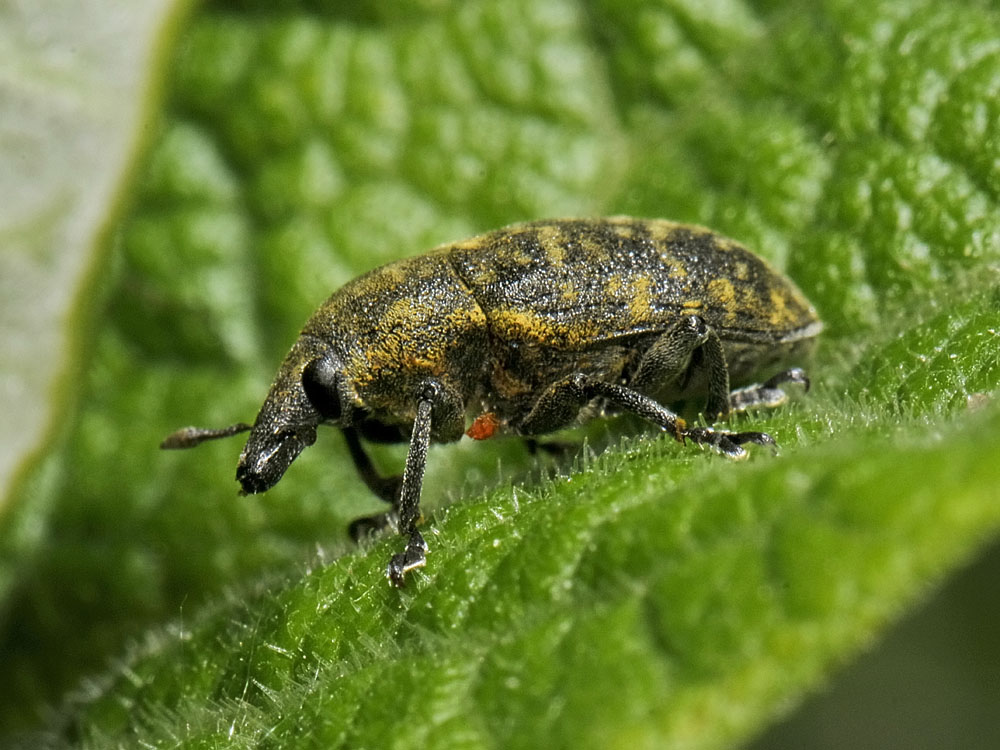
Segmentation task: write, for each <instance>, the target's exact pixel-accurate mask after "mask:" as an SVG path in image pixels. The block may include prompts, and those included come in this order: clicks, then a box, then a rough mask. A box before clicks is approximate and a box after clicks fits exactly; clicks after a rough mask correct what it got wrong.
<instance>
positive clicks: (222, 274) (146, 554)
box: [0, 0, 1000, 747]
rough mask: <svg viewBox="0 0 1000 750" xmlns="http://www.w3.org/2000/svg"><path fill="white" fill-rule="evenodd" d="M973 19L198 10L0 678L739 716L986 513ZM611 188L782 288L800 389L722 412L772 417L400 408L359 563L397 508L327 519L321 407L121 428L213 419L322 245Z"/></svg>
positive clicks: (315, 701) (994, 255) (108, 290)
mask: <svg viewBox="0 0 1000 750" xmlns="http://www.w3.org/2000/svg"><path fill="white" fill-rule="evenodd" d="M998 25H1000V16H998V15H997V12H996V10H995V8H992V7H990V6H986V5H983V4H977V3H974V2H969V3H953V4H948V5H942V4H940V3H930V2H907V3H904V2H889V1H888V0H883V1H881V2H879V1H876V2H872V3H868V4H865V5H864V6H858V5H856V4H855V3H844V2H835V1H834V0H828V1H827V2H825V3H818V4H817V3H792V4H788V3H784V4H779V3H753V4H747V3H739V2H726V3H715V4H709V5H707V6H706V5H705V4H702V3H698V2H693V1H692V2H683V1H681V0H676V1H674V2H655V1H654V0H632V1H631V2H629V3H624V4H623V3H621V2H620V1H616V2H602V1H601V0H593V1H592V2H589V3H588V2H582V3H581V2H570V1H569V0H565V1H553V2H546V3H533V2H529V1H528V0H522V1H520V2H518V1H515V0H503V1H502V2H485V1H484V2H476V1H471V2H469V1H467V2H462V3H455V4H449V3H444V2H427V1H426V0H424V1H423V2H408V3H400V2H396V3H371V4H368V5H362V6H351V7H350V8H348V7H344V8H340V7H339V4H335V3H333V4H324V3H305V2H303V3H293V2H285V3H280V4H275V3H258V2H254V1H253V0H245V1H244V2H240V3H230V4H225V3H215V4H210V5H207V6H206V7H204V8H203V9H202V10H201V11H200V12H198V13H197V14H195V15H194V16H193V17H192V18H191V19H190V21H189V22H188V23H187V25H186V26H185V27H184V29H183V30H182V32H181V33H180V35H179V38H178V44H177V46H176V50H175V57H174V59H173V61H172V63H171V67H170V72H169V84H168V86H169V90H168V92H167V96H166V103H165V107H164V111H163V114H162V117H161V118H160V120H159V122H158V124H157V127H156V133H155V137H154V138H153V142H152V145H151V147H150V149H149V151H148V153H147V154H146V157H145V159H144V161H143V163H142V165H141V166H140V167H139V168H138V170H137V171H136V176H135V179H134V183H133V195H132V197H131V203H130V206H131V207H130V209H129V211H128V212H127V215H126V216H125V217H124V218H123V219H122V221H121V222H120V224H118V225H116V230H115V233H114V236H115V241H114V247H113V249H112V252H111V254H110V259H109V260H108V262H107V263H106V265H105V266H103V267H102V269H101V270H102V273H101V274H99V276H100V282H99V283H96V282H95V283H94V284H93V285H92V287H93V288H94V289H96V290H97V291H99V292H100V299H101V300H102V304H101V306H100V312H99V314H98V315H97V316H96V319H95V320H94V321H93V323H90V324H88V325H87V326H85V327H82V330H80V331H79V333H78V335H79V336H80V337H82V338H83V339H85V340H87V341H92V344H91V345H90V346H89V347H88V348H87V350H86V351H85V352H84V353H81V354H80V355H79V357H80V360H81V361H80V363H79V367H78V369H79V371H80V372H83V373H86V374H85V375H84V376H81V377H80V378H79V379H78V380H77V381H76V382H75V383H74V385H75V387H76V388H77V389H78V390H77V391H76V392H75V394H74V398H73V404H74V407H73V408H72V409H71V410H70V413H69V414H67V417H66V423H67V429H66V436H65V438H64V439H63V440H61V441H59V442H58V443H57V444H55V445H54V446H53V448H52V449H51V451H50V452H48V453H47V454H46V455H45V456H44V457H43V458H42V459H41V460H39V461H38V462H36V464H35V466H34V468H33V470H31V471H29V472H28V473H27V474H26V475H25V478H24V480H23V481H22V482H20V483H19V484H18V485H16V486H15V491H14V493H13V494H12V497H11V500H10V505H9V509H8V511H7V512H6V514H5V516H4V517H3V518H2V519H0V520H2V521H3V522H4V526H3V527H0V550H3V552H4V566H5V567H4V571H10V573H9V575H10V580H11V583H10V585H9V586H8V587H7V589H6V590H4V591H0V593H3V594H4V598H3V600H2V601H0V612H2V613H3V617H4V618H5V627H4V629H3V630H2V631H0V660H2V661H3V663H4V664H5V673H6V675H7V683H8V686H9V688H10V690H9V692H10V694H9V695H4V696H2V697H3V698H4V700H3V701H2V702H0V716H3V717H4V718H5V719H9V720H10V722H11V723H14V721H15V718H14V717H17V716H19V715H23V713H24V712H25V711H26V710H28V711H34V712H37V711H39V710H40V707H41V705H42V703H43V702H44V701H60V700H64V701H65V702H64V703H63V708H62V709H61V710H60V711H59V712H58V713H57V714H56V716H55V717H54V718H52V719H51V720H50V721H49V724H48V728H49V729H66V728H70V727H71V728H72V731H71V732H70V733H68V734H67V735H66V736H67V737H70V736H72V737H75V738H77V739H78V740H79V742H77V743H76V744H83V745H84V746H101V747H103V746H108V745H112V744H114V745H119V744H123V743H125V742H138V743H149V744H152V745H158V744H176V743H178V742H183V743H185V744H188V745H191V746H219V745H226V746H237V747H239V746H251V745H253V746H258V745H261V744H265V745H274V746H278V747H299V746H303V747H305V746H315V747H359V746H365V747H383V746H390V745H391V746H394V747H396V746H398V747H410V746H413V747H417V746H420V747H456V746H460V747H465V746H468V747H485V746H490V747H492V746H496V747H519V746H524V747H538V746H552V747H562V746H592V747H617V746H649V747H662V746H671V745H680V744H682V743H683V744H684V745H688V746H698V747H718V746H725V745H731V744H733V743H738V742H743V741H746V740H748V739H749V738H750V737H752V736H753V734H754V732H756V731H758V730H759V729H761V728H762V727H764V726H766V725H767V724H769V723H770V722H772V721H773V720H774V718H775V717H777V716H779V715H781V714H782V713H783V712H785V711H787V710H788V708H789V706H790V705H793V704H794V703H795V702H797V701H799V700H800V699H801V698H802V697H803V696H804V695H805V694H806V693H807V692H809V691H810V690H813V689H815V688H816V686H817V685H819V684H821V683H822V682H823V681H825V680H826V679H827V678H828V677H829V675H830V674H831V673H832V672H833V671H834V670H835V669H836V667H837V666H838V665H840V664H842V663H843V662H844V661H846V660H847V659H849V658H850V657H851V656H852V655H853V654H855V653H856V652H857V651H858V650H859V649H861V648H863V647H865V646H866V645H868V644H870V643H871V642H872V640H873V639H875V638H876V637H877V636H878V635H879V634H880V633H882V632H884V630H885V629H886V627H887V626H888V625H889V624H890V623H892V622H893V621H894V620H895V619H896V618H897V617H898V616H899V615H900V614H901V613H902V612H904V611H906V610H907V609H908V608H910V607H912V606H913V605H914V604H915V603H917V602H919V601H920V600H921V598H922V596H923V594H924V592H925V591H927V589H928V587H929V586H931V585H933V584H935V583H936V582H938V581H940V580H942V578H943V577H944V576H945V575H946V574H947V573H948V572H949V571H950V570H952V569H954V568H955V567H956V566H958V565H959V564H961V563H962V562H964V561H966V560H968V559H969V558H970V557H971V556H972V555H973V554H975V552H976V551H977V550H978V549H979V547H980V546H981V545H982V544H983V543H985V542H986V541H987V540H988V539H990V538H991V537H993V536H995V535H996V532H997V529H998V528H1000V506H998V505H997V503H996V502H995V495H996V493H995V489H994V488H995V487H996V486H997V483H998V481H1000V476H998V475H1000V465H997V463H996V461H995V460H994V458H995V456H996V455H997V452H998V448H1000V406H998V404H997V400H996V397H997V394H998V390H997V383H998V379H1000V363H998V360H1000V358H998V357H997V350H998V333H997V332H998V331H1000V274H998V271H997V269H998V258H1000V252H998V248H1000V210H998V208H1000V206H998V195H1000V172H998V171H997V169H998V168H997V164H1000V124H998V123H1000V112H998V104H997V102H998V101H1000V97H998V94H1000V91H998V81H1000V42H998V39H997V35H996V33H995V29H996V28H998ZM610 213H629V214H634V215H645V216H665V217H669V218H674V219H679V220H686V221H696V222H699V223H702V224H706V225H709V226H712V227H714V228H716V229H718V230H720V231H722V232H724V233H726V234H729V235H731V236H734V237H737V238H739V239H741V240H743V241H744V242H746V244H748V245H749V246H751V247H754V248H756V249H758V250H759V251H760V252H761V254H762V255H765V256H767V257H768V258H769V259H770V260H772V261H773V262H774V263H775V264H776V265H777V266H779V267H781V268H784V269H786V270H787V271H788V273H789V274H790V275H791V276H792V277H793V278H794V279H795V280H796V281H797V282H798V283H799V285H800V286H801V287H802V288H803V290H804V291H805V292H806V293H807V294H808V295H809V296H810V298H811V299H813V301H814V302H815V303H816V305H817V307H818V308H819V310H820V312H821V315H822V316H823V318H824V320H825V321H826V323H827V331H826V333H825V334H824V341H823V344H822V346H821V348H820V351H819V352H818V354H817V355H816V357H815V358H814V360H813V362H812V363H811V366H810V373H811V375H812V378H813V382H814V388H813V390H812V392H810V393H809V394H806V395H801V396H797V397H796V398H795V399H793V402H792V403H791V404H790V405H789V406H786V407H783V408H781V409H779V410H777V411H775V412H773V413H759V414H754V415H751V416H749V417H745V418H743V417H741V418H739V419H738V420H735V422H736V423H737V424H739V425H740V428H741V429H744V428H745V429H759V430H766V431H768V432H770V433H772V434H773V435H775V437H776V438H777V439H778V441H779V443H780V444H781V446H782V450H781V453H780V455H779V456H777V457H774V456H771V455H768V452H767V451H763V450H758V451H754V454H753V456H752V457H751V460H750V461H748V462H746V463H742V464H734V463H733V462H730V461H728V460H726V459H724V458H722V457H719V456H716V455H714V454H712V453H711V452H708V451H699V450H697V449H696V448H695V447H693V446H690V445H687V446H682V445H679V444H675V443H674V442H672V441H669V440H665V439H663V438H662V437H661V436H658V435H654V434H649V433H644V432H643V431H642V430H643V428H642V427H640V426H637V425H635V424H634V423H632V422H630V421H628V420H618V421H615V422H612V423H610V424H607V425H597V426H595V427H594V428H593V429H591V430H590V431H589V432H588V433H587V435H588V441H589V442H588V445H587V446H586V447H584V448H582V449H581V452H580V454H579V456H578V458H577V459H576V460H575V461H574V462H572V463H560V462H559V461H552V460H550V459H545V458H541V459H536V458H534V457H532V456H530V455H529V454H528V453H527V451H526V450H524V448H523V447H521V446H520V445H518V444H516V443H513V442H508V443H498V444H496V445H490V444H484V445H480V444H476V445H471V444H466V443H461V444H459V445H457V446H445V447H437V448H434V449H433V450H432V452H431V456H430V473H429V476H428V478H427V482H426V487H425V490H426V491H425V501H426V507H427V510H428V522H427V524H426V526H425V530H426V532H427V533H426V535H427V536H428V539H429V541H430V544H431V553H430V559H429V564H428V567H427V569H426V570H425V571H423V572H421V573H420V574H418V575H417V576H415V579H414V581H413V584H412V585H411V586H410V587H409V588H408V589H407V590H405V591H402V592H400V591H396V590H394V589H391V588H390V587H388V586H387V584H386V583H385V580H384V577H383V570H384V567H385V563H386V561H387V560H388V557H389V556H390V555H391V554H392V553H393V552H394V551H397V550H398V549H399V547H400V540H398V539H395V538H383V539H379V540H378V541H376V542H374V543H372V544H369V545H365V546H364V547H363V548H361V549H354V548H352V547H351V546H350V545H349V543H348V542H347V539H346V535H345V533H344V528H345V527H346V524H347V523H348V522H349V521H350V520H351V519H352V518H354V517H357V516H359V515H362V514H365V513H368V512H372V511H375V510H378V503H377V502H376V501H375V500H374V499H372V498H369V497H367V496H366V494H365V492H364V491H363V487H362V485H361V483H360V481H359V480H358V479H357V477H356V476H355V474H354V471H353V468H352V467H351V465H350V461H349V458H348V454H347V450H346V447H345V446H344V444H343V442H342V440H341V439H340V437H339V436H338V435H336V434H335V433H334V432H333V431H329V432H328V434H325V435H322V436H321V438H320V440H319V441H318V443H317V445H316V446H314V447H313V448H312V449H311V450H310V451H309V452H308V453H307V454H305V455H304V456H303V457H302V458H300V459H299V460H298V461H297V462H296V464H295V466H294V467H293V468H292V469H291V470H290V471H289V473H288V475H287V476H286V477H285V478H284V479H283V480H282V482H281V483H280V485H278V486H277V487H275V488H274V489H273V490H272V491H270V492H268V493H267V494H266V495H263V496H253V497H246V498H238V497H236V496H235V494H236V493H235V489H236V485H235V484H234V483H232V474H233V470H234V465H235V462H236V457H237V456H238V453H239V448H240V446H239V443H238V441H237V442H231V441H230V442H220V443H216V444H209V445H205V446H203V447H201V448H199V449H198V451H197V452H190V453H177V454H164V453H160V452H159V451H157V450H156V446H157V444H158V442H159V440H160V438H162V437H163V435H165V434H166V433H168V432H170V431H171V430H173V429H175V428H177V427H179V426H181V425H183V424H186V423H196V424H204V425H206V426H215V425H218V426H222V425H225V424H230V423H232V422H235V421H238V420H248V419H250V418H251V417H252V416H253V414H254V413H255V410H256V408H257V407H258V406H259V403H260V401H261V400H262V398H263V394H264V393H265V391H266V388H267V383H268V379H269V378H270V376H271V374H272V373H273V371H274V369H275V368H276V365H277V362H278V361H280V358H281V356H282V354H283V352H284V351H285V350H287V348H288V346H289V345H290V343H291V342H292V341H293V340H294V338H295V336H296V334H297V331H298V330H299V327H300V326H301V324H302V322H303V321H304V320H305V318H306V317H307V316H308V315H309V313H310V312H311V311H312V309H314V308H315V306H316V305H317V304H318V303H319V302H320V301H321V300H322V299H324V298H325V297H326V296H327V295H328V294H329V292H330V291H331V290H332V289H335V288H336V287H337V286H339V285H340V284H342V283H343V282H345V281H346V280H348V279H349V278H351V277H353V276H354V275H356V274H357V273H359V272H361V271H363V270H365V269H367V268H371V267H373V266H375V265H378V264H380V263H382V262H386V261H389V260H392V259H394V258H398V257H401V256H404V255H410V254H415V253H419V252H422V251H424V250H426V249H428V248H429V247H431V246H433V245H434V244H436V243H439V242H444V241H448V240H453V239H459V238H461V237H463V236H465V235H468V234H471V233H473V232H475V231H479V230H486V229H491V228H495V227H497V226H500V225H503V224H504V223H508V222H511V221H516V220H520V219H527V218H538V217H543V216H558V215H574V214H575V215H588V214H610ZM637 432H638V433H639V434H638V435H637V434H636V433H637ZM594 446H598V447H604V446H608V448H607V450H606V451H604V452H603V453H601V454H600V456H599V457H596V458H595V457H594V450H593V448H594ZM402 456H403V452H402V450H401V449H400V448H388V449H383V450H380V451H379V453H378V455H377V457H376V458H377V461H378V462H379V463H380V465H381V466H383V467H384V468H385V469H386V470H387V471H388V470H391V469H392V468H393V467H398V465H399V463H400V462H401V460H402ZM331 498H337V499H338V500H337V502H331V500H330V499H331ZM24 518H31V519H34V528H36V529H38V531H37V532H36V533H35V534H34V535H33V536H32V537H31V542H30V543H21V544H17V543H16V542H17V540H18V539H23V537H18V536H17V534H18V528H19V526H18V522H19V519H24ZM110 658H114V659H115V665H114V666H112V667H106V666H105V664H106V662H107V660H108V659H110ZM88 674H89V675H91V676H90V677H86V679H84V677H85V675H88ZM95 675H96V676H95ZM81 680H82V682H81ZM74 684H75V685H77V686H78V687H77V689H76V691H75V692H74V693H72V695H71V697H69V698H66V697H65V695H66V691H67V690H68V689H69V688H70V687H71V686H73V685H74ZM80 686H82V687H80ZM21 721H22V723H23V720H21ZM126 738H127V739H126ZM67 743H69V740H67Z"/></svg>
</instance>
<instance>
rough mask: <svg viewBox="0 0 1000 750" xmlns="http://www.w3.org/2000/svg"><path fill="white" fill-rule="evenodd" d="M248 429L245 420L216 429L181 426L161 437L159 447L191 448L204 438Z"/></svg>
mask: <svg viewBox="0 0 1000 750" xmlns="http://www.w3.org/2000/svg"><path fill="white" fill-rule="evenodd" d="M250 429H252V425H248V424H247V423H246V422H237V423H236V424H231V425H229V427H223V428H222V429H218V430H209V429H205V428H204V427H182V428H181V429H179V430H177V431H176V432H171V433H170V434H169V435H167V436H166V437H165V438H163V442H162V443H160V448H162V449H164V450H177V449H180V448H193V447H194V446H196V445H199V444H201V443H204V442H205V441H206V440H218V439H219V438H226V437H232V436H233V435H238V434H240V433H241V432H246V431H247V430H250Z"/></svg>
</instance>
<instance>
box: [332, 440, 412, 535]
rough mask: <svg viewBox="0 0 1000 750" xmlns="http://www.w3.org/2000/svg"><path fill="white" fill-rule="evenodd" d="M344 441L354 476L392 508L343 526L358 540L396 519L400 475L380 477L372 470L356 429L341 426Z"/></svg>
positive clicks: (401, 479)
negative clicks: (355, 472)
mask: <svg viewBox="0 0 1000 750" xmlns="http://www.w3.org/2000/svg"><path fill="white" fill-rule="evenodd" d="M343 433H344V440H345V441H346V442H347V450H348V451H350V454H351V460H352V461H353V462H354V467H355V468H356V469H357V470H358V476H360V477H361V480H362V481H363V482H364V483H365V486H366V487H368V489H370V490H371V491H372V492H373V493H375V495H376V496H377V497H378V498H379V499H380V500H384V501H385V502H387V503H391V504H392V506H393V510H389V511H386V512H385V513H376V514H375V515H371V516H363V517H362V518H356V519H354V520H353V521H351V524H350V526H348V527H347V533H348V534H350V536H351V539H353V540H354V541H356V542H358V541H361V540H362V539H364V538H365V537H368V536H371V535H372V534H375V533H377V532H379V531H381V530H382V529H384V528H385V527H387V526H391V525H392V524H393V523H394V522H395V520H396V511H395V508H396V505H397V504H398V502H399V490H400V487H401V486H402V484H403V477H402V475H400V474H397V475H396V476H393V477H383V476H382V475H381V474H379V473H378V471H376V470H375V466H374V464H372V461H371V458H369V457H368V454H367V453H366V452H365V449H364V447H363V446H362V445H361V438H360V437H359V436H358V431H357V430H356V429H354V428H353V427H345V428H343Z"/></svg>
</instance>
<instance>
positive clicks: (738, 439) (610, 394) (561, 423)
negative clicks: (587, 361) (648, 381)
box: [517, 373, 775, 458]
mask: <svg viewBox="0 0 1000 750" xmlns="http://www.w3.org/2000/svg"><path fill="white" fill-rule="evenodd" d="M595 398H604V399H607V400H608V401H610V402H611V403H613V404H615V405H616V406H618V407H620V408H621V409H623V410H625V411H630V412H632V413H633V414H636V415H638V416H640V417H642V418H643V419H646V420H648V421H650V422H652V423H653V424H656V425H659V426H660V427H661V428H663V429H664V430H666V431H668V432H670V433H671V434H672V435H673V436H674V437H675V438H676V439H677V440H680V441H682V442H683V441H684V440H691V441H692V442H695V443H701V444H705V445H711V446H712V447H713V448H715V449H716V450H718V451H719V452H720V453H724V454H725V455H727V456H729V457H730V458H743V457H744V456H746V451H745V450H744V449H743V447H742V446H743V445H744V444H745V443H757V444H758V445H771V446H773V445H774V444H775V442H774V438H772V437H771V436H770V435H768V434H767V433H764V432H728V431H723V430H713V429H711V428H709V427H688V426H687V424H686V423H685V421H684V420H683V419H681V418H680V417H679V416H677V415H676V414H674V413H673V412H672V411H670V410H669V409H668V408H666V407H665V406H663V405H662V404H660V403H659V402H658V401H656V400H655V399H652V398H650V397H649V396H646V395H645V394H642V393H639V392H638V391H636V390H633V389H632V388H629V387H627V386H624V385H618V384H617V383H606V382H603V381H600V380H595V379H593V378H590V377H588V376H587V375H583V374H582V373H577V374H576V375H570V376H569V377H566V378H563V379H562V380H559V381H557V382H555V383H553V384H552V385H550V386H549V387H548V388H547V389H546V390H545V392H543V393H542V395H541V396H540V397H539V398H538V400H537V401H536V402H535V405H534V406H533V407H532V409H531V411H530V412H529V413H528V415H527V416H526V417H525V418H524V419H523V420H522V421H521V423H520V424H519V425H517V429H518V431H519V432H520V433H521V434H524V435H534V434H539V433H544V432H551V431H553V430H558V429H560V428H562V427H566V426H567V425H569V424H570V423H571V422H572V421H573V420H574V419H575V418H576V416H577V415H578V414H579V412H580V410H581V409H582V408H583V407H584V406H586V405H587V404H588V403H590V402H591V401H592V400H594V399H595Z"/></svg>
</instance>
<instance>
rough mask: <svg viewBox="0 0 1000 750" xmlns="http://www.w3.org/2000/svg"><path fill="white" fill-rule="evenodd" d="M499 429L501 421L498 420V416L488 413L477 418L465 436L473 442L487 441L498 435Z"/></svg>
mask: <svg viewBox="0 0 1000 750" xmlns="http://www.w3.org/2000/svg"><path fill="white" fill-rule="evenodd" d="M499 427H500V420H499V419H497V415H496V414H494V413H493V412H491V411H488V412H486V413H485V414H480V415H479V416H478V417H476V418H475V419H474V420H473V422H472V424H471V425H469V429H467V430H466V431H465V434H466V435H468V436H469V437H470V438H472V439H473V440H487V439H489V438H491V437H493V436H494V435H496V433H497V430H498V429H499Z"/></svg>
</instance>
